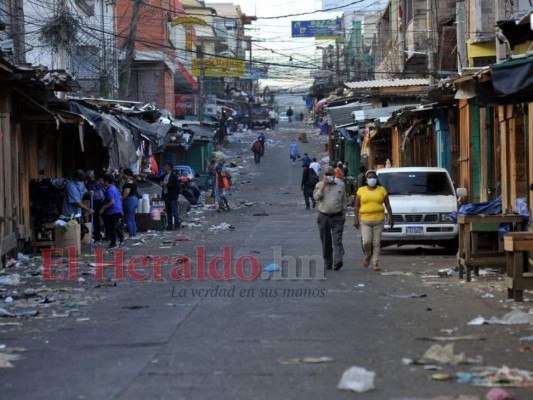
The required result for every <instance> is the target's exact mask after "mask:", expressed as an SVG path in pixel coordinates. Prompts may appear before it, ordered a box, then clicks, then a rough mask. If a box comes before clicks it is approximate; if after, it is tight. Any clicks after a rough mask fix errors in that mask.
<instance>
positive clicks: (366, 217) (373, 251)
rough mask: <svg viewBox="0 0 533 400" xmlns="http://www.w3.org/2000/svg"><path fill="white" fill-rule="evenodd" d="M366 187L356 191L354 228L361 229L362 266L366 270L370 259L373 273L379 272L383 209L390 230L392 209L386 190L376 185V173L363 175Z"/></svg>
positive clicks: (369, 171) (372, 171)
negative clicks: (363, 254)
mask: <svg viewBox="0 0 533 400" xmlns="http://www.w3.org/2000/svg"><path fill="white" fill-rule="evenodd" d="M365 177H366V185H365V186H362V187H360V188H359V189H357V193H356V194H357V196H356V197H357V198H356V200H355V219H354V226H355V227H356V228H357V229H361V236H362V237H363V250H364V252H365V259H364V260H363V266H364V267H365V268H366V267H368V264H369V263H370V259H372V265H373V269H374V271H380V268H379V251H380V247H381V234H382V232H383V227H384V226H385V209H387V214H388V218H389V220H388V223H389V225H390V227H391V228H392V227H393V226H394V220H393V219H392V209H391V206H390V202H389V195H388V193H387V190H386V189H385V188H384V187H383V186H381V185H379V184H378V176H377V174H376V171H374V170H368V171H367V172H366V174H365Z"/></svg>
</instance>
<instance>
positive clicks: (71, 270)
mask: <svg viewBox="0 0 533 400" xmlns="http://www.w3.org/2000/svg"><path fill="white" fill-rule="evenodd" d="M67 252H68V279H70V280H71V281H75V280H76V277H77V276H78V272H77V271H76V268H77V257H76V246H70V247H69V248H67Z"/></svg>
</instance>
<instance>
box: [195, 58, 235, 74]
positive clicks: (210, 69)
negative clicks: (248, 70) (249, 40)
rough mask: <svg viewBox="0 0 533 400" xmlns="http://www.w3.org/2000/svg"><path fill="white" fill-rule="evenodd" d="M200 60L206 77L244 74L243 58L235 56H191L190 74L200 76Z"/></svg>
mask: <svg viewBox="0 0 533 400" xmlns="http://www.w3.org/2000/svg"><path fill="white" fill-rule="evenodd" d="M202 61H203V68H204V76H206V77H224V76H230V77H241V76H243V75H244V69H245V68H244V67H245V63H244V60H238V59H235V58H203V59H202V58H193V59H192V76H201V69H202Z"/></svg>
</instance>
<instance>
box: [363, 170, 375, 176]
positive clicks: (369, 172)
mask: <svg viewBox="0 0 533 400" xmlns="http://www.w3.org/2000/svg"><path fill="white" fill-rule="evenodd" d="M371 173H372V174H374V175H377V173H376V170H375V169H369V170H368V171H366V173H365V178H368V174H371Z"/></svg>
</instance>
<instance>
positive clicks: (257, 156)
mask: <svg viewBox="0 0 533 400" xmlns="http://www.w3.org/2000/svg"><path fill="white" fill-rule="evenodd" d="M254 161H255V163H256V164H259V163H260V162H261V152H259V151H254Z"/></svg>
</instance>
